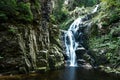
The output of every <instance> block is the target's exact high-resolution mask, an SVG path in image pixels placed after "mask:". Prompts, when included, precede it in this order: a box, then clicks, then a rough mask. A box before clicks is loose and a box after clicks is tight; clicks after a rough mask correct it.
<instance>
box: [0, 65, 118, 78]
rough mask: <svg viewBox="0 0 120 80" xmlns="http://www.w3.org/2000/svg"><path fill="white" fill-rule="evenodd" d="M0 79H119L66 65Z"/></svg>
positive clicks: (96, 71) (95, 71)
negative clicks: (46, 70)
mask: <svg viewBox="0 0 120 80" xmlns="http://www.w3.org/2000/svg"><path fill="white" fill-rule="evenodd" d="M0 80H120V76H118V75H113V74H107V73H105V72H101V71H99V70H93V69H90V70H87V69H84V68H81V67H67V68H64V69H61V70H51V71H49V72H46V73H37V74H25V75H23V74H22V75H10V76H0Z"/></svg>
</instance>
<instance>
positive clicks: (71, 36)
mask: <svg viewBox="0 0 120 80" xmlns="http://www.w3.org/2000/svg"><path fill="white" fill-rule="evenodd" d="M97 9H98V5H96V7H95V9H94V10H93V11H92V13H95V12H96V11H97ZM84 18H87V17H84ZM84 18H83V17H82V18H81V17H80V18H77V19H76V20H75V21H74V22H73V23H72V24H71V25H70V27H69V29H68V31H67V32H66V33H65V40H64V42H65V47H66V54H67V56H68V57H69V62H70V65H69V66H77V62H76V53H75V50H76V49H77V47H78V46H79V42H82V41H81V40H79V41H77V39H76V37H78V36H82V34H83V33H82V32H80V31H79V29H80V27H83V26H82V25H83V21H82V19H84Z"/></svg>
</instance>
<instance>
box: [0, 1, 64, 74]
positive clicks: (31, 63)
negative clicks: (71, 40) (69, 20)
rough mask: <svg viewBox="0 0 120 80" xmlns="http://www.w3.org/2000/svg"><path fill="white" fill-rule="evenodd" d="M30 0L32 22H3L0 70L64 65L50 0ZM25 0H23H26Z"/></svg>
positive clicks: (46, 67) (23, 70)
mask: <svg viewBox="0 0 120 80" xmlns="http://www.w3.org/2000/svg"><path fill="white" fill-rule="evenodd" d="M36 1H38V2H37V5H40V6H37V7H36V5H35V4H36V2H34V1H32V0H31V1H29V0H28V1H27V2H28V3H30V4H31V6H30V8H31V11H32V13H33V20H32V22H27V23H22V22H19V21H15V20H14V21H13V22H9V23H8V22H7V21H6V22H1V23H0V27H1V28H0V36H1V37H0V69H1V70H0V73H3V72H10V73H12V72H13V71H17V72H22V73H25V72H29V71H39V70H41V69H45V70H48V69H56V68H59V67H61V66H62V65H63V60H64V58H63V55H62V51H61V48H60V47H61V45H60V42H59V29H58V27H57V26H53V25H52V24H51V23H50V19H49V15H50V13H51V11H52V9H51V0H36ZM23 2H24V0H23Z"/></svg>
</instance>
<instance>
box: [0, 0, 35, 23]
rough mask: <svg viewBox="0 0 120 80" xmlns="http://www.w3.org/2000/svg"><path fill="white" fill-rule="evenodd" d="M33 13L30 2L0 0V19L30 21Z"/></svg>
mask: <svg viewBox="0 0 120 80" xmlns="http://www.w3.org/2000/svg"><path fill="white" fill-rule="evenodd" d="M32 19H33V14H32V12H31V9H30V3H29V2H27V3H25V2H17V0H2V1H0V20H3V21H6V20H22V21H32Z"/></svg>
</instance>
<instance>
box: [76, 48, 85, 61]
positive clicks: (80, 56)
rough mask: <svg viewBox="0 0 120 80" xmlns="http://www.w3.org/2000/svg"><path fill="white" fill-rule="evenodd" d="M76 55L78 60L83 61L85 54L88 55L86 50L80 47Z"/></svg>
mask: <svg viewBox="0 0 120 80" xmlns="http://www.w3.org/2000/svg"><path fill="white" fill-rule="evenodd" d="M75 53H76V56H77V59H81V58H82V57H83V54H85V53H86V50H85V48H84V47H80V48H79V47H78V48H77V49H76V51H75Z"/></svg>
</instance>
